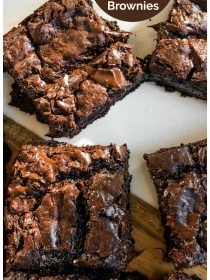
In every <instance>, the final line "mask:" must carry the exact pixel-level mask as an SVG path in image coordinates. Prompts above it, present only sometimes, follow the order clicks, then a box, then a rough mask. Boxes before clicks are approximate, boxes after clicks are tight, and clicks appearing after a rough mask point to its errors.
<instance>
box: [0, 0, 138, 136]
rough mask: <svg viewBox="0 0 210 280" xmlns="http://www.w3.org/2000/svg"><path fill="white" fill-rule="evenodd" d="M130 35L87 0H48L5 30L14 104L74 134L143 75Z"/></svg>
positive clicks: (53, 132)
mask: <svg viewBox="0 0 210 280" xmlns="http://www.w3.org/2000/svg"><path fill="white" fill-rule="evenodd" d="M128 36H129V33H127V32H123V31H120V30H119V29H118V27H117V26H116V24H115V23H113V22H108V21H105V20H103V19H102V18H100V17H99V16H98V15H97V14H96V13H95V12H94V11H93V9H92V7H91V6H90V5H89V4H88V3H87V1H85V0H60V1H59V0H58V1H48V2H47V3H46V4H45V5H43V6H41V7H40V8H39V9H38V10H36V11H35V12H34V13H33V14H32V15H31V16H29V17H28V18H26V19H25V20H24V21H23V22H22V23H20V24H19V25H18V27H17V28H13V29H12V30H11V31H10V32H8V33H7V34H6V35H4V58H3V61H4V68H5V70H7V71H8V73H9V74H11V75H12V76H13V78H14V79H15V82H16V84H15V85H13V92H12V93H11V96H12V101H11V105H14V106H16V107H19V108H20V109H21V110H23V111H25V112H28V113H31V114H36V116H37V119H38V120H40V121H42V122H45V123H47V124H48V125H49V128H50V131H49V134H48V135H49V136H51V137H62V136H69V137H73V136H74V135H76V134H78V133H79V132H80V131H81V129H83V128H85V127H86V126H87V125H88V124H90V123H92V122H93V121H94V120H96V119H97V118H99V117H102V116H104V115H105V114H106V113H107V111H108V110H109V108H110V107H111V106H112V105H113V104H114V103H115V102H116V101H118V100H120V99H122V98H123V97H124V96H125V95H126V94H128V93H129V92H131V91H132V90H134V89H135V88H136V87H137V86H138V85H139V84H140V82H141V81H142V69H141V66H140V62H139V60H138V59H137V58H136V57H135V56H134V55H133V54H132V52H131V46H130V45H127V44H125V43H126V41H127V39H128Z"/></svg>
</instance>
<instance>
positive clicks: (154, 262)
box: [4, 117, 207, 280]
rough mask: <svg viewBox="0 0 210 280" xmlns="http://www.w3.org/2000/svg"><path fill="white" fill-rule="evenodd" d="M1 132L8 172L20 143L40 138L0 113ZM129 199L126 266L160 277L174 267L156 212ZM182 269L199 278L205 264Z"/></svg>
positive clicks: (133, 199) (135, 198) (203, 278)
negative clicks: (131, 251)
mask: <svg viewBox="0 0 210 280" xmlns="http://www.w3.org/2000/svg"><path fill="white" fill-rule="evenodd" d="M4 133H5V139H6V142H7V143H8V144H9V146H10V148H11V149H12V158H11V160H10V162H9V163H8V166H7V171H8V172H9V171H10V170H11V166H12V163H13V162H14V160H15V158H16V156H17V154H18V152H19V149H20V147H21V146H22V145H23V144H24V143H27V142H29V141H31V140H40V138H39V137H38V136H36V135H35V134H33V133H31V132H29V131H28V130H26V129H25V128H23V127H22V126H20V125H18V124H17V123H15V122H14V121H13V120H11V119H9V118H7V117H4ZM131 203H132V213H131V215H132V226H133V233H132V235H133V238H134V240H135V249H136V253H137V256H136V257H135V258H134V259H133V260H132V261H131V263H130V264H129V266H128V270H129V271H134V270H135V271H139V272H141V273H143V274H145V275H146V276H147V277H148V278H149V279H151V280H159V279H162V276H163V275H164V274H165V273H167V272H168V271H171V270H174V267H173V265H172V264H171V263H168V262H166V261H164V254H165V252H166V243H165V240H164V238H163V232H164V229H163V227H162V225H161V216H160V212H159V211H158V210H157V209H155V208H153V207H152V206H150V205H149V204H147V203H146V202H144V201H143V200H141V199H140V198H138V197H136V196H134V195H133V194H131ZM185 271H186V272H187V273H189V274H196V275H198V276H199V277H201V279H202V280H205V279H207V275H206V265H202V266H197V267H194V268H191V269H186V270H185Z"/></svg>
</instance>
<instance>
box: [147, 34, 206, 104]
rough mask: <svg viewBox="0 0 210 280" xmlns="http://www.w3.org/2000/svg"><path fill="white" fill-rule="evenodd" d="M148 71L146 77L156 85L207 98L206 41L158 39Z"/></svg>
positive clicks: (195, 39)
mask: <svg viewBox="0 0 210 280" xmlns="http://www.w3.org/2000/svg"><path fill="white" fill-rule="evenodd" d="M149 72H150V74H149V75H150V79H151V80H152V81H155V82H157V83H158V84H160V85H163V86H165V87H167V88H169V89H173V90H178V91H180V92H181V93H182V94H183V95H188V96H193V97H197V98H201V99H207V41H206V40H205V39H197V38H187V39H178V38H169V39H161V40H160V41H158V43H157V46H156V49H155V51H154V53H153V54H152V57H151V60H150V63H149Z"/></svg>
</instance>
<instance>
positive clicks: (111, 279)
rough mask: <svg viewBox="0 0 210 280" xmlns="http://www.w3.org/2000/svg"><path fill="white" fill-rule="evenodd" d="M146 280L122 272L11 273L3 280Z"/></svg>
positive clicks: (139, 276)
mask: <svg viewBox="0 0 210 280" xmlns="http://www.w3.org/2000/svg"><path fill="white" fill-rule="evenodd" d="M38 279H39V280H99V279H100V280H147V277H145V276H143V275H141V274H139V273H138V272H123V273H120V274H118V275H106V273H105V274H103V275H100V276H94V275H93V276H89V275H88V276H86V275H85V276H81V275H80V274H69V275H57V276H39V275H38V274H27V273H23V272H12V273H9V274H8V275H6V276H4V280H38Z"/></svg>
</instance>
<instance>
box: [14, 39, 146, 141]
mask: <svg viewBox="0 0 210 280" xmlns="http://www.w3.org/2000/svg"><path fill="white" fill-rule="evenodd" d="M24 71H25V69H24ZM141 80H142V70H141V67H140V65H139V61H138V60H137V59H136V58H135V57H134V56H133V54H132V52H131V46H130V45H128V44H124V43H121V42H118V43H115V44H112V45H111V46H110V47H109V48H107V50H106V51H104V52H103V53H102V54H101V55H99V56H98V57H97V58H95V59H93V60H92V61H91V62H90V63H89V64H88V65H86V66H83V67H77V69H75V70H72V71H71V73H70V74H68V75H67V74H66V75H64V76H63V78H61V79H58V80H56V81H55V82H54V83H51V84H49V83H46V82H45V81H44V80H42V79H41V78H40V76H39V75H37V74H36V75H32V76H30V77H29V78H27V79H25V80H24V84H23V83H22V86H20V85H19V86H18V85H17V84H16V85H14V86H13V92H12V102H11V105H15V106H17V107H19V108H20V109H21V110H24V111H26V112H29V113H35V114H36V116H37V119H38V120H39V121H41V122H44V123H47V124H48V125H49V133H48V135H49V136H51V137H62V136H69V137H73V136H74V135H76V134H78V133H79V132H80V131H81V129H83V128H85V127H86V126H87V125H88V124H89V123H92V122H93V121H94V120H96V119H97V118H99V117H102V116H104V115H105V114H106V113H107V111H108V110H109V108H110V107H111V106H112V105H113V104H114V103H115V102H116V101H118V100H120V99H122V98H123V97H124V96H125V95H126V94H128V93H129V92H130V91H132V90H134V89H135V88H136V87H137V86H138V85H139V83H140V82H141ZM23 88H24V90H23Z"/></svg>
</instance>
